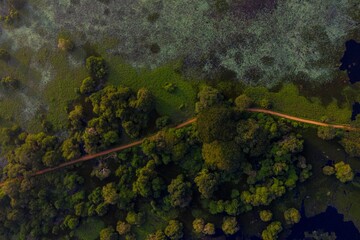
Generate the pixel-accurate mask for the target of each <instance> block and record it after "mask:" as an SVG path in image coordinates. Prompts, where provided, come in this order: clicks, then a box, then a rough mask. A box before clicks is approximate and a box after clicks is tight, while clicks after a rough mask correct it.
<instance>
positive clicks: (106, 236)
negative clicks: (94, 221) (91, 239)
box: [100, 227, 118, 240]
mask: <svg viewBox="0 0 360 240" xmlns="http://www.w3.org/2000/svg"><path fill="white" fill-rule="evenodd" d="M117 239H118V234H117V233H116V232H115V230H114V228H113V227H107V228H104V229H102V230H101V231H100V240H117Z"/></svg>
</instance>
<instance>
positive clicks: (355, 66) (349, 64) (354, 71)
mask: <svg viewBox="0 0 360 240" xmlns="http://www.w3.org/2000/svg"><path fill="white" fill-rule="evenodd" d="M345 45H346V50H345V53H344V56H343V57H342V59H341V60H340V61H341V63H342V64H341V66H340V70H342V71H345V70H346V71H347V74H348V76H349V80H350V83H352V84H354V83H356V82H359V81H360V44H359V43H358V42H356V41H355V40H349V41H347V42H346V44H345Z"/></svg>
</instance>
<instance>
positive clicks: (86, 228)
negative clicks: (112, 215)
mask: <svg viewBox="0 0 360 240" xmlns="http://www.w3.org/2000/svg"><path fill="white" fill-rule="evenodd" d="M104 227H105V224H104V222H103V221H101V220H100V219H99V218H88V219H86V220H85V221H84V222H83V223H81V225H80V227H78V228H77V229H76V230H75V236H76V237H78V239H79V240H97V239H99V233H100V231H101V229H103V228H104Z"/></svg>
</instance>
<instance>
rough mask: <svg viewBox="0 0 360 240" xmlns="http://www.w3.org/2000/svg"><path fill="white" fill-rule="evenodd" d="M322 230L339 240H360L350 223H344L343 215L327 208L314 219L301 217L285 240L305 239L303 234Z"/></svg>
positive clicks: (359, 233)
mask: <svg viewBox="0 0 360 240" xmlns="http://www.w3.org/2000/svg"><path fill="white" fill-rule="evenodd" d="M319 230H322V231H324V232H335V234H336V236H337V238H336V239H339V240H348V239H360V232H359V230H358V229H357V228H356V227H355V225H354V223H352V222H350V221H349V222H345V221H344V215H342V214H340V213H338V211H337V209H336V208H334V207H331V206H329V207H328V208H327V209H326V211H325V212H323V213H320V214H318V215H316V216H314V217H310V218H307V217H306V216H302V218H301V220H300V222H299V223H298V224H296V225H294V227H293V229H292V232H291V234H290V235H289V236H288V237H287V238H286V239H289V240H290V239H294V240H295V239H306V238H305V235H304V233H305V232H313V231H319Z"/></svg>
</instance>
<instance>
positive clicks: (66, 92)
mask: <svg viewBox="0 0 360 240" xmlns="http://www.w3.org/2000/svg"><path fill="white" fill-rule="evenodd" d="M49 57H50V59H49V61H51V64H52V66H53V67H54V69H55V76H54V79H53V80H52V81H50V82H49V83H48V84H47V85H46V87H45V89H44V91H43V94H44V95H43V96H44V98H45V101H46V103H47V105H48V115H47V117H48V120H49V121H50V122H51V123H53V125H54V126H55V128H56V129H61V128H64V127H66V123H67V112H66V107H67V106H68V104H69V103H70V102H71V101H72V100H75V99H76V98H77V97H78V94H77V93H76V90H77V89H78V88H79V87H80V85H81V82H82V80H83V79H84V78H85V77H87V76H88V73H87V71H86V69H85V67H84V66H83V65H80V66H79V67H72V66H70V63H69V61H68V59H67V53H61V52H51V53H50V55H49Z"/></svg>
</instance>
